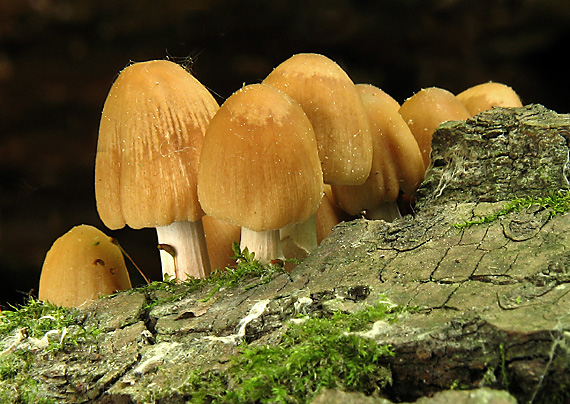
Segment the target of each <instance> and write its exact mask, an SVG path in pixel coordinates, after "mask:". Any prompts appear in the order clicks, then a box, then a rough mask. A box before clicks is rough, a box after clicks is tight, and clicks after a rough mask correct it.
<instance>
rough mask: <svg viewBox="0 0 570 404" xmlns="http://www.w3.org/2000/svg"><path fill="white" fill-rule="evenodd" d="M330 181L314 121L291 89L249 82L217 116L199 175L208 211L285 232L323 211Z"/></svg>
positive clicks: (260, 228)
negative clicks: (323, 195) (290, 93)
mask: <svg viewBox="0 0 570 404" xmlns="http://www.w3.org/2000/svg"><path fill="white" fill-rule="evenodd" d="M322 181H323V180H322V171H321V165H320V162H319V158H318V153H317V144H316V140H315V135H314V132H313V128H312V126H311V123H310V122H309V119H308V118H307V116H306V115H305V114H304V112H303V109H302V108H301V106H300V105H299V104H298V103H297V102H296V101H295V100H293V99H292V98H291V97H289V96H287V94H285V93H284V92H282V91H280V90H278V89H276V88H275V87H272V86H268V85H265V84H252V85H249V86H245V87H243V88H242V89H240V90H238V91H237V92H235V93H234V94H232V95H231V96H230V97H229V98H228V99H227V100H226V101H225V102H224V104H223V105H222V106H221V107H220V109H219V110H218V112H217V113H216V115H215V116H214V117H213V118H212V121H211V122H210V126H209V127H208V130H207V131H206V135H205V137H204V145H203V148H202V156H201V160H200V169H199V173H198V196H199V198H200V203H201V204H202V207H203V209H204V211H205V212H206V213H207V214H208V215H211V216H214V217H216V218H218V219H221V220H225V221H227V222H231V223H234V224H237V225H240V226H244V227H246V228H248V229H250V230H253V231H263V230H277V229H280V228H281V227H283V226H285V225H286V224H289V223H295V222H301V221H305V220H307V219H308V218H309V217H310V216H311V215H312V214H313V213H314V212H315V211H316V210H317V207H318V206H319V203H320V201H321V193H322V189H323V183H322Z"/></svg>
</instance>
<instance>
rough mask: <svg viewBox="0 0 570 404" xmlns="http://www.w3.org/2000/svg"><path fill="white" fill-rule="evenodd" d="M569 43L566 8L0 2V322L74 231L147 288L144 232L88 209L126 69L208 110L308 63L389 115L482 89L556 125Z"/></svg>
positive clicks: (151, 253) (335, 1)
mask: <svg viewBox="0 0 570 404" xmlns="http://www.w3.org/2000/svg"><path fill="white" fill-rule="evenodd" d="M569 43H570V2H569V1H568V0H534V1H533V0H504V1H502V0H494V1H490V0H489V1H471V0H397V1H358V2H356V1H348V0H331V1H327V2H322V1H314V0H304V1H291V0H287V1H285V0H273V1H271V2H261V1H248V0H240V1H216V0H211V1H208V0H195V1H193V0H187V1H185V0H177V1H168V0H167V1H161V2H158V1H155V0H122V1H115V0H2V1H1V2H0V273H1V276H2V281H1V282H0V306H1V307H6V305H7V304H15V303H20V302H22V301H23V300H24V298H25V297H26V296H27V295H28V294H30V293H32V294H33V293H37V285H38V281H39V274H40V270H41V266H42V263H43V260H44V257H45V254H46V252H47V250H48V249H49V248H50V246H51V244H52V243H53V241H55V239H56V238H58V237H59V236H61V235H62V234H64V233H65V232H67V231H68V230H69V229H71V227H73V226H75V225H78V224H81V223H85V224H91V225H94V226H96V227H98V228H99V229H101V230H103V231H104V232H106V233H107V234H109V235H111V236H113V237H115V238H117V239H118V240H119V241H120V243H121V244H122V246H123V247H124V248H125V250H127V252H128V253H130V255H131V256H132V257H133V259H134V260H135V262H136V263H137V264H138V265H139V266H140V267H141V268H142V270H143V271H145V272H146V273H147V274H148V275H149V276H150V277H151V278H153V279H159V278H160V274H159V272H160V269H159V258H158V252H157V251H156V249H155V247H156V235H155V231H154V230H152V229H146V230H137V231H133V230H130V229H123V230H120V231H115V232H111V231H108V230H107V229H105V227H104V225H103V224H102V223H101V222H100V220H99V218H98V215H97V211H96V208H95V198H94V189H93V188H94V185H93V172H94V160H95V151H96V144H97V130H98V125H99V119H100V114H101V109H102V107H103V103H104V101H105V97H106V94H107V92H108V90H109V88H110V87H111V84H112V83H113V81H114V79H115V78H116V76H117V74H118V72H119V71H120V70H121V69H122V68H124V67H125V66H126V65H128V64H129V63H130V62H133V61H144V60H150V59H165V58H168V59H171V60H173V61H176V62H179V63H182V64H185V65H186V66H188V67H189V68H190V69H191V71H192V72H193V73H194V75H195V76H196V77H197V78H198V79H199V80H200V81H201V82H202V83H203V84H204V85H206V86H207V87H208V88H209V89H210V90H211V91H212V93H213V94H214V95H215V97H216V98H217V100H218V102H219V103H220V104H221V103H222V102H223V100H224V99H225V98H227V97H228V96H229V95H230V94H231V93H232V92H234V91H235V90H237V89H239V88H240V87H241V86H242V84H243V83H247V84H250V83H256V82H260V81H261V80H263V78H264V77H265V76H266V75H267V74H268V73H269V72H270V71H271V69H272V68H273V67H275V66H277V65H278V64H279V63H281V62H282V61H284V60H285V59H287V58H289V57H290V56H291V55H293V54H295V53H300V52H315V53H321V54H324V55H326V56H328V57H329V58H331V59H333V60H335V61H336V62H337V63H339V64H340V65H341V67H343V68H344V69H345V70H346V72H347V73H348V74H349V76H351V78H352V79H353V81H354V82H356V83H371V84H374V85H376V86H378V87H380V88H382V89H383V90H385V91H386V92H388V93H389V94H391V95H392V96H393V97H394V98H396V100H398V101H399V102H400V103H401V102H403V101H404V100H405V99H406V98H407V97H409V96H411V95H412V94H413V93H415V92H416V91H418V90H419V89H421V88H422V87H428V86H438V87H442V88H445V89H447V90H450V91H452V92H454V93H458V92H461V91H462V90H464V89H466V88H468V87H469V86H472V85H475V84H479V83H482V82H485V81H489V80H493V81H498V82H503V83H506V84H509V85H510V86H512V87H513V88H514V89H515V90H516V91H517V92H518V93H519V95H520V96H521V98H522V99H523V103H541V104H543V105H545V106H546V107H548V108H551V109H553V110H555V111H557V112H560V113H568V112H570V97H569V95H568V92H569V90H570V74H569V72H568V64H567V62H566V61H565V60H564V59H566V58H567V53H568V44H569ZM131 269H132V267H131ZM132 278H133V283H135V284H140V283H142V280H141V278H140V277H139V276H138V275H136V273H134V272H132ZM34 290H35V292H34Z"/></svg>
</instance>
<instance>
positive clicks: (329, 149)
mask: <svg viewBox="0 0 570 404" xmlns="http://www.w3.org/2000/svg"><path fill="white" fill-rule="evenodd" d="M263 83H264V84H270V85H272V86H274V87H277V88H279V89H280V90H282V91H284V92H286V93H287V94H288V95H289V96H291V97H292V98H294V99H295V100H297V101H298V102H299V103H300V104H301V106H302V107H303V110H304V111H305V113H306V114H307V116H308V117H309V120H310V121H311V123H312V125H313V128H314V130H315V136H316V138H317V144H318V148H319V158H320V160H321V164H322V170H323V178H324V182H325V183H327V184H337V185H357V184H362V183H363V182H364V181H366V178H367V177H368V174H369V173H370V167H371V164H372V139H371V136H370V126H369V124H368V118H367V117H366V112H365V111H364V106H363V105H362V101H361V100H360V97H359V96H358V93H357V92H356V90H355V88H354V83H353V82H352V80H351V79H350V77H349V76H348V75H347V74H346V72H345V71H344V70H343V69H342V68H341V67H340V66H339V65H337V64H336V63H335V62H334V61H332V60H330V59H329V58H327V57H325V56H323V55H319V54H313V53H301V54H297V55H294V56H292V57H291V58H289V59H287V60H286V61H284V62H283V63H281V64H280V65H279V66H277V67H276V68H275V69H274V70H273V71H272V72H271V73H270V74H269V75H268V76H267V77H266V78H265V79H264V80H263Z"/></svg>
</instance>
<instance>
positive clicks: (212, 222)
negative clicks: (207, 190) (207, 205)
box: [202, 215, 241, 270]
mask: <svg viewBox="0 0 570 404" xmlns="http://www.w3.org/2000/svg"><path fill="white" fill-rule="evenodd" d="M202 222H204V234H205V235H206V244H207V245H208V255H209V257H210V264H211V266H212V269H214V270H215V269H220V270H223V269H225V268H226V267H229V266H231V265H232V264H235V260H234V259H233V256H234V251H233V248H232V247H233V243H234V242H238V243H239V240H240V234H241V228H240V227H239V226H236V225H235V224H233V223H229V222H224V221H223V220H218V219H216V218H215V217H213V216H208V215H206V216H204V217H203V218H202Z"/></svg>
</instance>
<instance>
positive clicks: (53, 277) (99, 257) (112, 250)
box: [39, 224, 131, 307]
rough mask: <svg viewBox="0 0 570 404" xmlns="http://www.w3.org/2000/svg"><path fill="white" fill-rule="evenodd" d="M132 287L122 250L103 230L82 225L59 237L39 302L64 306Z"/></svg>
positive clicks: (47, 262)
mask: <svg viewBox="0 0 570 404" xmlns="http://www.w3.org/2000/svg"><path fill="white" fill-rule="evenodd" d="M130 288H131V280H130V279H129V273H128V272H127V267H126V266H125V260H124V258H123V254H122V253H121V250H120V248H119V247H118V246H117V245H116V244H114V243H113V242H112V241H111V239H110V238H109V237H107V236H106V235H105V234H104V233H103V232H102V231H100V230H99V229H97V228H95V227H93V226H89V225H85V224H83V225H80V226H76V227H74V228H72V229H71V230H69V231H68V232H67V233H65V234H64V235H63V236H61V237H60V238H58V239H57V240H56V241H55V242H54V243H53V245H52V247H51V248H50V249H49V251H48V252H47V254H46V258H45V261H44V264H43V267H42V272H41V275H40V287H39V299H40V300H42V301H49V302H50V303H53V304H56V305H58V306H63V307H78V306H81V305H82V304H83V303H85V302H87V301H89V300H94V299H97V298H99V297H100V296H101V295H108V294H111V293H115V292H116V291H119V290H125V289H130Z"/></svg>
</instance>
